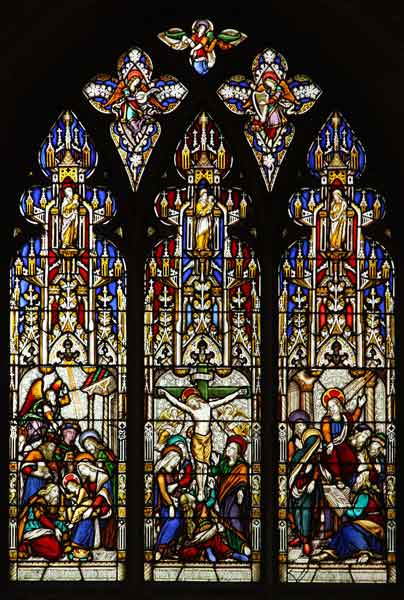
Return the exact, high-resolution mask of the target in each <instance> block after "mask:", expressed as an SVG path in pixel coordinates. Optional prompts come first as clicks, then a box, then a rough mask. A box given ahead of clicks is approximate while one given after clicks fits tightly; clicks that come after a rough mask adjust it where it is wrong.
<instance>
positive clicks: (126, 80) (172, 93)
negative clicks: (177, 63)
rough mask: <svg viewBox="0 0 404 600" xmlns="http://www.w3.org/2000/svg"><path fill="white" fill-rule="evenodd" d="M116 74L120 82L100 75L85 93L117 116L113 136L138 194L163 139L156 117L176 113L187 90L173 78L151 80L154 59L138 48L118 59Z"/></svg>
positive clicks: (86, 87)
mask: <svg viewBox="0 0 404 600" xmlns="http://www.w3.org/2000/svg"><path fill="white" fill-rule="evenodd" d="M117 71H118V78H115V77H111V76H109V75H104V74H101V75H97V76H96V77H94V78H93V79H91V81H89V83H87V85H85V86H84V90H83V92H84V95H85V96H86V98H87V99H88V100H89V101H90V103H91V104H92V105H93V106H94V107H95V108H96V109H97V110H99V111H100V112H102V113H106V114H114V115H115V120H114V122H113V123H111V126H110V131H111V136H112V139H113V140H114V142H115V145H116V147H117V148H118V152H119V154H120V156H121V159H122V161H123V163H124V165H125V168H126V171H127V173H128V176H129V179H130V182H131V185H132V188H133V190H136V189H137V188H138V186H139V182H140V179H141V177H142V174H143V171H144V169H145V167H146V164H147V161H148V159H149V156H150V154H151V152H152V151H153V148H154V146H155V144H156V142H157V140H158V138H159V135H160V131H161V127H160V124H159V123H158V121H157V117H158V116H159V115H160V114H162V113H169V112H172V111H173V110H175V109H176V108H177V107H178V106H179V104H180V103H181V102H182V100H183V99H184V98H185V96H186V95H187V93H188V90H187V89H186V87H185V86H184V85H183V84H182V83H180V82H179V81H178V79H176V77H173V76H172V75H162V76H161V77H158V78H157V79H152V72H153V63H152V61H151V58H150V57H149V56H148V55H147V54H146V52H144V51H143V50H141V49H140V48H137V47H133V48H131V49H130V50H128V52H125V53H124V54H122V55H121V56H120V57H119V59H118V67H117Z"/></svg>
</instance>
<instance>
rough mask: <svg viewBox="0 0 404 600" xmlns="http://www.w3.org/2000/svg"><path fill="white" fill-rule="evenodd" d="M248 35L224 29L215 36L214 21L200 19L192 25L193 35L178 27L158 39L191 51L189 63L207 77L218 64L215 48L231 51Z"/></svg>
mask: <svg viewBox="0 0 404 600" xmlns="http://www.w3.org/2000/svg"><path fill="white" fill-rule="evenodd" d="M246 37H247V36H246V35H245V34H244V33H241V32H240V31H237V30H236V29H223V31H221V32H220V33H219V34H218V35H215V33H214V30H213V23H212V21H208V20H207V19H198V20H197V21H195V22H194V23H193V24H192V32H191V35H190V36H188V35H187V34H186V32H185V31H183V30H182V29H180V28H178V27H172V28H171V29H168V30H167V31H163V32H161V33H159V34H158V38H159V39H160V40H161V41H162V42H164V43H165V44H167V45H168V46H170V48H173V49H174V50H186V49H188V48H189V49H190V54H189V62H190V63H191V65H192V66H193V68H194V69H195V71H196V72H197V73H198V74H199V75H206V73H208V72H209V70H210V69H211V68H212V67H213V66H214V64H215V62H216V53H215V48H220V49H221V50H230V49H231V48H234V47H235V46H238V44H240V43H241V42H242V41H243V40H245V39H246Z"/></svg>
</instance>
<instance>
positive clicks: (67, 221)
mask: <svg viewBox="0 0 404 600" xmlns="http://www.w3.org/2000/svg"><path fill="white" fill-rule="evenodd" d="M79 204H80V202H79V195H78V194H75V193H74V192H73V188H72V187H71V186H68V187H66V188H65V190H64V196H63V200H62V208H61V213H62V233H61V237H62V247H63V248H72V247H73V248H74V247H75V246H76V242H77V236H78V230H79V213H78V208H79Z"/></svg>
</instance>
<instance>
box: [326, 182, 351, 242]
mask: <svg viewBox="0 0 404 600" xmlns="http://www.w3.org/2000/svg"><path fill="white" fill-rule="evenodd" d="M347 206H348V205H347V202H346V200H345V199H344V197H343V195H342V192H341V190H339V189H336V190H333V191H332V195H331V205H330V221H331V226H330V249H331V250H342V249H343V245H344V241H345V236H346V210H347Z"/></svg>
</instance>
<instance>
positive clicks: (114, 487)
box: [10, 111, 126, 580]
mask: <svg viewBox="0 0 404 600" xmlns="http://www.w3.org/2000/svg"><path fill="white" fill-rule="evenodd" d="M39 164H40V167H41V169H42V171H43V173H44V174H45V176H46V177H48V178H49V179H50V180H51V184H50V185H45V186H40V185H34V186H32V187H31V188H30V189H29V190H28V191H26V192H24V193H23V194H22V196H21V200H20V209H21V212H22V214H23V216H24V217H25V218H26V219H27V220H28V221H30V222H31V223H33V224H35V225H36V226H37V227H38V226H39V227H40V235H39V236H38V237H37V238H32V239H29V240H28V241H25V242H23V243H22V245H21V247H20V249H19V252H18V255H17V257H16V259H15V260H14V261H13V264H12V268H11V278H10V288H11V313H10V348H11V357H10V371H11V404H10V413H11V436H10V472H11V475H10V557H11V559H12V564H11V578H12V579H14V580H15V579H25V578H30V577H31V578H32V570H31V567H30V565H32V564H34V563H33V561H37V563H38V565H43V564H44V562H46V563H53V564H58V565H59V564H60V566H58V567H57V569H58V572H59V573H60V574H62V577H63V574H66V573H67V572H66V571H65V569H66V568H68V567H67V566H66V565H68V564H69V562H70V561H72V563H77V564H84V563H86V562H90V563H93V562H94V561H98V563H100V561H101V563H102V565H103V569H104V570H105V572H107V571H110V572H111V574H113V576H114V578H117V579H121V578H122V577H123V569H122V565H123V564H124V559H125V533H124V532H125V516H126V513H125V511H126V508H125V493H126V491H125V477H126V475H125V461H126V454H125V452H126V450H125V435H126V434H125V427H126V425H125V410H126V394H125V391H126V358H125V354H126V314H125V309H126V305H125V295H126V274H125V263H124V259H123V258H122V256H121V254H120V252H119V249H118V248H117V246H116V245H115V244H113V243H112V242H110V241H109V240H107V239H106V238H103V237H101V236H99V235H98V234H97V233H96V232H95V230H94V225H99V226H100V225H102V224H104V223H106V222H108V221H109V220H110V219H111V218H112V217H113V216H114V215H115V213H116V200H115V198H114V196H113V195H112V193H111V192H110V191H109V190H108V189H105V188H103V187H92V186H89V185H88V183H87V179H88V177H90V176H91V174H92V172H93V171H94V169H95V166H96V164H97V154H96V151H95V148H94V146H93V144H92V141H91V140H90V138H89V137H88V135H87V132H86V130H85V129H84V127H83V125H82V124H81V123H80V121H79V120H78V118H77V117H76V115H75V114H74V113H72V112H71V111H65V112H63V113H62V114H61V115H60V116H59V118H58V119H57V121H56V123H54V125H53V126H52V127H51V129H50V132H49V134H48V136H47V138H46V139H45V141H44V142H43V143H42V145H41V147H40V151H39ZM43 559H45V561H44V560H43ZM37 563H35V564H37ZM119 565H121V566H119ZM45 568H47V567H43V566H42V567H37V570H36V572H35V573H37V576H41V569H45Z"/></svg>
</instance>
